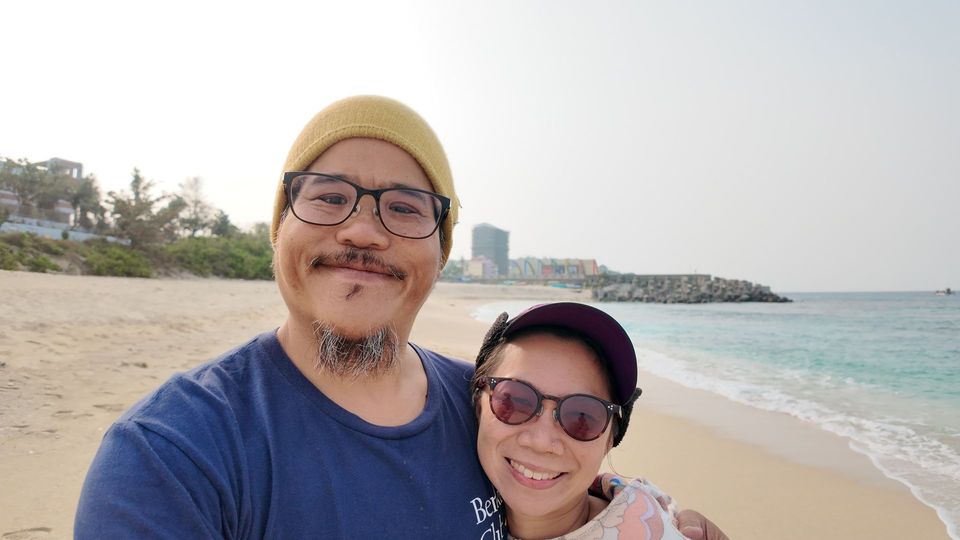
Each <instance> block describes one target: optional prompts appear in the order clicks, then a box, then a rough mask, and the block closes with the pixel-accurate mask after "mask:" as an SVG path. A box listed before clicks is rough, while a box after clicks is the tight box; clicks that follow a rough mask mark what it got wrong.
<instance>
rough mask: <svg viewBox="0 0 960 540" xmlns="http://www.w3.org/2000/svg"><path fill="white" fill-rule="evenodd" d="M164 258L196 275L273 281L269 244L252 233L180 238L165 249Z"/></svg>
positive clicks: (271, 255)
mask: <svg viewBox="0 0 960 540" xmlns="http://www.w3.org/2000/svg"><path fill="white" fill-rule="evenodd" d="M165 254H166V256H167V257H168V258H169V259H171V260H172V261H173V262H174V263H176V264H177V265H179V266H180V267H182V268H183V269H185V270H187V271H189V272H192V273H194V274H197V275H199V276H211V275H212V276H218V277H225V278H239V279H272V278H273V272H272V269H271V261H272V260H273V250H272V249H271V247H270V241H269V240H268V239H265V238H261V237H259V236H255V235H251V234H236V235H233V236H229V237H196V238H183V239H181V240H178V241H177V242H175V243H173V244H170V245H168V246H166V249H165Z"/></svg>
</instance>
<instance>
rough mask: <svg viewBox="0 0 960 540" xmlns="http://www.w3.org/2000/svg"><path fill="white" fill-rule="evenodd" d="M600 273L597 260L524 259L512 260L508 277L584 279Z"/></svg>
mask: <svg viewBox="0 0 960 540" xmlns="http://www.w3.org/2000/svg"><path fill="white" fill-rule="evenodd" d="M599 273H600V267H599V266H598V265H597V261H596V259H554V258H550V257H522V258H520V259H510V272H509V274H508V275H509V276H510V277H511V278H514V279H582V278H586V277H590V276H595V275H597V274H599Z"/></svg>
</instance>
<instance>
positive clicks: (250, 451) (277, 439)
mask: <svg viewBox="0 0 960 540" xmlns="http://www.w3.org/2000/svg"><path fill="white" fill-rule="evenodd" d="M284 170H285V171H288V172H287V173H285V174H284V177H283V181H282V182H281V183H280V185H279V186H278V188H277V195H276V203H275V205H274V218H273V225H272V229H271V234H272V239H273V244H274V270H275V275H276V281H277V286H278V288H279V290H280V293H281V295H282V296H283V299H284V302H285V303H286V305H287V307H288V311H289V315H288V317H287V319H286V321H285V322H284V323H283V324H282V325H281V326H280V328H279V329H277V330H276V331H275V332H269V333H266V334H262V335H260V336H257V337H256V338H255V339H254V340H252V341H250V342H249V343H247V344H245V345H243V346H241V347H240V348H238V349H236V350H234V351H231V352H229V353H227V354H225V355H224V356H222V357H220V358H219V359H217V360H215V361H213V362H210V363H208V364H205V365H203V366H200V367H198V368H196V369H194V370H193V371H190V372H188V373H185V374H180V375H176V376H174V377H173V378H172V379H171V380H170V381H168V382H166V383H165V384H164V385H162V386H161V387H160V388H159V389H158V390H157V391H156V392H154V393H153V394H151V395H150V396H148V397H146V398H145V399H144V400H142V401H140V402H139V403H137V404H136V405H134V406H133V408H131V409H130V410H129V411H127V412H126V413H124V415H123V416H121V418H120V419H119V420H118V421H117V422H116V423H115V424H114V425H113V426H112V427H111V428H110V430H109V431H108V432H107V434H106V435H105V437H104V441H103V443H102V445H101V448H100V450H99V451H98V453H97V456H96V457H95V459H94V462H93V464H92V466H91V468H90V472H89V473H88V476H87V479H86V482H85V483H84V487H83V492H82V494H81V499H80V504H79V508H78V511H77V517H76V525H75V534H76V536H77V537H78V538H125V537H136V538H141V537H160V538H207V537H214V538H219V537H222V538H264V537H269V538H308V537H317V536H323V537H331V538H337V537H348V536H349V537H357V538H368V537H387V538H398V537H399V538H403V537H410V538H412V537H417V538H473V539H478V538H485V539H490V540H494V539H501V538H505V535H504V533H505V530H504V527H503V519H502V516H501V513H500V508H499V502H498V500H497V498H496V497H495V495H494V493H493V491H492V489H491V487H490V485H489V483H488V482H487V480H486V478H485V477H484V476H483V473H482V470H481V469H480V467H479V465H478V463H477V458H476V449H475V441H476V420H475V417H474V415H473V411H472V409H471V406H470V398H469V395H468V388H467V387H468V385H467V381H468V380H469V378H470V373H471V369H472V368H471V367H470V366H468V365H466V364H463V363H461V362H457V361H453V360H451V359H448V358H445V357H443V356H440V355H438V354H436V353H433V352H430V351H426V350H424V349H420V348H418V347H416V346H415V345H413V344H412V343H409V342H408V338H409V335H410V330H411V328H412V326H413V322H414V319H415V318H416V315H417V313H418V312H419V310H420V308H421V306H422V305H423V302H424V301H425V300H426V298H427V295H428V294H429V292H430V290H431V288H432V287H433V284H434V283H435V281H436V279H437V278H438V276H439V274H440V270H441V268H442V267H443V264H444V262H445V261H446V258H447V257H448V256H449V254H450V247H451V241H452V232H453V225H454V224H455V223H456V219H457V209H458V206H459V201H458V200H457V197H456V193H455V191H454V187H453V179H452V175H451V173H450V168H449V166H448V164H447V160H446V156H445V154H444V152H443V149H442V147H441V145H440V142H439V140H438V139H437V138H436V136H435V135H434V133H433V131H432V130H431V129H430V127H429V126H428V125H427V124H426V122H424V121H423V119H421V118H420V117H419V116H418V115H417V114H416V113H415V112H414V111H412V110H411V109H409V108H407V107H406V106H404V105H402V104H400V103H398V102H396V101H393V100H389V99H386V98H381V97H373V96H360V97H354V98H348V99H345V100H342V101H339V102H337V103H334V104H333V105H331V106H329V107H328V108H327V109H325V110H323V111H321V112H320V113H318V114H317V115H316V116H315V117H314V118H313V119H312V120H311V121H310V122H309V123H308V124H307V126H306V127H305V128H304V130H303V132H302V133H301V134H300V136H299V137H298V138H297V140H296V141H295V142H294V144H293V147H292V148H291V150H290V153H289V155H288V157H287V161H286V164H285V167H284ZM706 523H708V522H705V521H704V522H700V523H699V525H700V526H701V527H703V526H705V524H706Z"/></svg>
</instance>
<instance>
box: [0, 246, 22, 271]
mask: <svg viewBox="0 0 960 540" xmlns="http://www.w3.org/2000/svg"><path fill="white" fill-rule="evenodd" d="M19 269H20V258H19V257H18V256H17V252H16V251H14V249H13V248H12V247H10V246H8V245H6V244H0V270H19Z"/></svg>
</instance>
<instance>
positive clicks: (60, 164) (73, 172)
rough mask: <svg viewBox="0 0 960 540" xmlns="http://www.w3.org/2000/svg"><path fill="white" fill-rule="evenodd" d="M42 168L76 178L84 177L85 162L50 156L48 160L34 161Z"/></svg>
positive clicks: (52, 172) (51, 172)
mask: <svg viewBox="0 0 960 540" xmlns="http://www.w3.org/2000/svg"><path fill="white" fill-rule="evenodd" d="M34 165H36V166H37V167H39V168H40V170H43V171H47V172H49V173H50V174H61V175H63V176H69V177H70V178H73V179H74V180H81V179H83V163H78V162H76V161H69V160H66V159H60V158H50V159H48V160H46V161H39V162H37V163H34Z"/></svg>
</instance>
